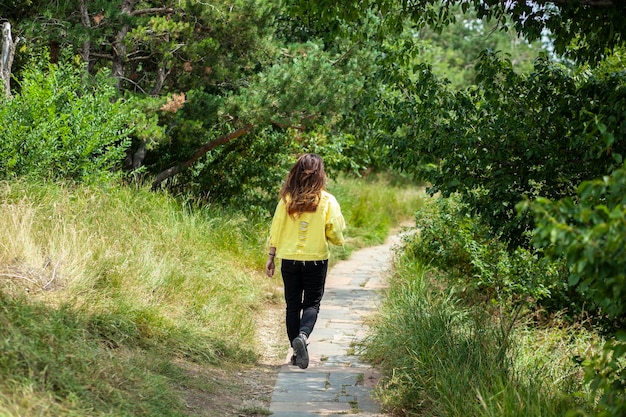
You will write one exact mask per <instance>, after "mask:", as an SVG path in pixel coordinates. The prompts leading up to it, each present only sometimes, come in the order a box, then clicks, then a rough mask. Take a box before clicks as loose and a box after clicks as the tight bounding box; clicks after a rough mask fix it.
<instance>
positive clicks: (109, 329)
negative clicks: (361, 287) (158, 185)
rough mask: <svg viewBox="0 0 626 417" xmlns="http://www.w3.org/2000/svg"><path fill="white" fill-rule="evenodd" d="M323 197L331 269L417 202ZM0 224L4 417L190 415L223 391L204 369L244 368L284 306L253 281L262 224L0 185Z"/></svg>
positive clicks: (351, 192) (257, 218) (382, 186)
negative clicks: (332, 205) (338, 243)
mask: <svg viewBox="0 0 626 417" xmlns="http://www.w3.org/2000/svg"><path fill="white" fill-rule="evenodd" d="M329 188H330V189H331V192H334V193H335V194H336V195H337V197H338V199H339V200H340V203H341V206H342V209H343V210H344V213H345V214H346V220H347V223H348V230H347V231H346V237H347V240H348V244H347V245H346V248H345V249H334V252H333V256H334V258H335V259H336V258H339V257H342V256H347V255H348V254H349V252H350V251H351V250H353V249H354V248H358V247H363V246H366V245H369V244H372V243H376V242H378V241H380V240H382V239H384V237H385V236H386V233H388V231H389V229H390V228H392V227H394V226H396V224H397V223H398V222H399V221H401V220H403V219H405V218H409V217H411V216H412V213H413V212H414V211H415V209H416V208H417V205H419V201H420V199H419V193H418V192H417V191H414V190H410V191H407V193H408V194H407V195H408V196H409V197H407V198H404V197H402V195H403V191H402V189H401V187H396V186H392V185H391V184H390V181H389V179H386V178H383V177H378V178H373V179H368V180H356V179H340V180H338V181H336V182H332V183H331V184H330V186H329ZM391 201H393V203H390V202H391ZM364 202H367V203H368V204H370V203H371V209H370V210H366V209H364V208H363V204H365V203H364ZM390 205H391V207H389V206H390ZM0 218H1V219H2V220H3V227H2V228H1V229H0V415H2V416H46V417H47V416H79V417H80V416H90V417H91V416H138V415H145V416H190V415H199V414H198V413H199V412H198V411H197V410H196V411H194V409H190V408H189V407H187V405H186V401H185V392H186V391H188V390H191V391H193V392H203V393H211V392H212V390H219V389H225V388H224V387H223V386H222V387H221V388H220V387H219V386H216V385H215V384H214V383H210V382H207V381H210V380H208V379H207V378H206V374H207V373H209V374H210V371H209V372H207V371H206V369H211V367H219V368H222V369H230V367H231V366H238V365H245V364H250V363H253V362H254V361H255V358H256V354H257V352H253V351H251V348H250V346H249V344H242V343H241V340H251V339H252V338H254V337H255V336H257V335H255V333H254V332H255V322H254V321H255V317H256V316H257V314H256V313H257V312H259V311H260V310H261V309H262V308H264V306H266V305H267V303H281V302H282V299H281V297H280V294H279V293H278V292H277V291H276V289H275V287H276V280H268V279H267V278H266V277H265V276H264V274H263V268H264V265H265V260H266V258H267V255H266V253H267V249H266V245H267V232H268V229H269V223H270V220H271V216H270V213H264V214H258V210H257V212H256V214H250V213H246V212H245V211H243V210H241V209H240V208H239V209H231V208H224V207H216V206H204V207H197V206H190V205H188V204H183V203H181V202H180V201H178V200H176V199H174V198H172V197H170V196H167V195H164V194H160V193H151V192H148V191H147V190H142V189H131V188H125V187H109V188H105V187H87V186H65V185H52V184H30V183H25V182H20V181H17V182H3V183H0ZM191 365H193V366H191ZM193 367H200V368H198V369H202V370H203V371H202V372H199V371H198V372H190V371H189V368H193ZM226 389H228V388H226ZM205 412H206V411H205ZM194 413H196V414H194ZM203 415H206V414H203Z"/></svg>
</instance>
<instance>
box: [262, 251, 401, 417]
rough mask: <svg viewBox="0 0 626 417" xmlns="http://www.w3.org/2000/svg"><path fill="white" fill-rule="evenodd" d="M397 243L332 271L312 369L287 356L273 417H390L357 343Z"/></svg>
mask: <svg viewBox="0 0 626 417" xmlns="http://www.w3.org/2000/svg"><path fill="white" fill-rule="evenodd" d="M397 242H398V240H397V238H391V239H389V241H388V242H387V243H385V244H384V245H380V246H375V247H371V248H366V249H362V250H359V251H356V252H354V253H352V255H351V256H350V258H349V259H347V260H345V261H340V262H338V263H337V264H336V265H335V266H333V267H332V268H331V270H330V271H329V272H328V276H327V278H326V291H325V293H324V298H323V299H322V304H321V308H320V314H319V316H318V321H317V324H316V325H315V329H314V330H313V333H312V334H311V337H310V338H309V343H310V344H309V367H308V368H307V369H300V368H298V367H297V366H292V365H290V364H288V363H289V359H290V358H291V352H289V353H288V354H287V356H286V358H285V365H283V366H282V367H281V369H280V372H279V374H278V379H277V380H276V386H275V387H274V391H273V394H272V400H271V405H270V411H271V412H272V416H273V417H317V416H346V415H350V416H363V417H364V416H385V414H382V413H381V411H380V406H379V405H378V404H377V403H376V402H375V401H374V400H373V398H372V396H371V390H372V389H373V387H374V385H375V384H376V382H377V380H378V374H377V372H376V370H375V369H373V368H372V367H371V366H370V365H367V364H364V363H362V362H360V361H359V360H358V357H357V356H355V352H354V342H355V341H358V340H361V339H362V338H363V337H364V336H365V334H366V331H367V329H366V326H365V325H364V323H363V319H364V318H365V317H367V316H368V315H370V314H372V313H373V312H374V311H376V309H377V308H378V305H379V297H380V289H381V288H384V286H385V275H386V274H385V273H386V272H387V271H388V269H389V267H390V265H391V258H392V248H393V246H394V245H395V244H397Z"/></svg>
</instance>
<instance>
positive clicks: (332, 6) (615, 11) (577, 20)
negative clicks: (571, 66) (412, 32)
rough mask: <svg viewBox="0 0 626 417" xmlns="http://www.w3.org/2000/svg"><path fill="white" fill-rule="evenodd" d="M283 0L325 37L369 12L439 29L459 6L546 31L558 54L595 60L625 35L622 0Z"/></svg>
mask: <svg viewBox="0 0 626 417" xmlns="http://www.w3.org/2000/svg"><path fill="white" fill-rule="evenodd" d="M287 4H288V7H290V10H291V11H292V13H293V14H296V15H298V16H303V17H306V18H307V19H308V20H309V21H311V22H315V23H314V25H315V26H316V27H317V28H318V29H319V28H323V29H325V30H326V31H327V32H328V33H329V34H328V36H329V37H332V36H334V34H336V33H337V32H340V31H341V30H343V29H344V28H345V27H346V24H347V25H351V26H357V25H358V24H359V22H361V21H362V20H363V19H366V18H367V13H368V12H371V13H375V14H376V15H378V16H379V17H380V18H381V19H383V20H384V21H385V26H384V27H385V30H387V31H388V30H395V31H401V30H402V29H403V28H404V22H405V20H406V19H409V20H410V21H411V22H413V23H414V24H415V25H417V26H420V27H421V26H423V25H429V26H432V27H434V28H435V29H437V30H441V29H442V28H443V27H445V26H448V25H449V24H450V23H452V22H454V21H455V16H454V11H455V9H456V7H457V6H460V7H461V9H462V10H463V11H464V12H465V11H468V10H474V11H475V13H476V17H477V18H479V19H485V20H486V21H495V22H497V23H498V25H499V26H500V27H501V28H502V29H504V30H507V26H506V25H507V22H508V21H512V22H513V25H514V29H515V30H516V31H517V32H518V33H519V34H520V35H522V36H524V37H526V38H527V39H528V40H529V41H534V40H537V39H541V37H542V36H543V35H544V34H545V33H546V31H548V32H550V33H551V36H552V37H553V39H554V45H555V49H556V52H557V53H558V54H567V55H569V56H571V57H572V58H575V59H577V60H580V61H584V62H599V61H600V60H601V59H602V58H603V57H604V56H605V54H606V51H610V50H612V49H613V48H614V47H616V46H619V45H622V44H623V43H624V42H625V41H626V14H625V13H624V11H625V10H626V3H624V2H623V1H621V0H580V1H578V0H572V1H568V0H554V1H530V0H524V1H515V2H502V1H499V0H459V1H449V2H440V1H438V0H417V1H400V2H399V1H397V0H359V1H355V0H350V1H342V2H334V1H330V0H324V1H319V2H315V3H311V2H308V1H305V0H289V1H288V2H287Z"/></svg>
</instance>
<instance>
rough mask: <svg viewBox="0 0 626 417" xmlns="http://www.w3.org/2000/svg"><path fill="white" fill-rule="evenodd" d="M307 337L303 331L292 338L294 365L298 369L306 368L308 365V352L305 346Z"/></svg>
mask: <svg viewBox="0 0 626 417" xmlns="http://www.w3.org/2000/svg"><path fill="white" fill-rule="evenodd" d="M306 342H307V337H306V335H305V334H304V333H300V336H298V337H296V338H295V339H293V343H292V345H293V350H294V352H295V353H296V354H295V356H296V365H298V367H300V369H306V368H307V367H308V366H309V352H308V351H307V348H306Z"/></svg>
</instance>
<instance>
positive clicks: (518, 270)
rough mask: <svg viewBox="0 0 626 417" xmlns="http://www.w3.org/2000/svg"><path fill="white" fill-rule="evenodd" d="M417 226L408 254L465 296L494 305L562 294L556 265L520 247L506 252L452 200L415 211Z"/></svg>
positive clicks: (446, 199) (429, 204)
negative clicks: (443, 272) (442, 274)
mask: <svg viewBox="0 0 626 417" xmlns="http://www.w3.org/2000/svg"><path fill="white" fill-rule="evenodd" d="M416 228H417V230H419V233H417V234H415V235H413V236H411V237H409V238H408V239H407V248H406V250H407V251H408V252H410V253H411V254H412V255H413V256H415V257H417V259H419V260H420V262H422V263H424V264H425V265H430V266H432V267H435V268H437V269H439V270H441V271H445V273H446V276H447V278H448V279H449V280H450V282H451V284H452V285H453V286H456V287H458V288H460V290H461V291H463V292H469V293H471V294H473V295H479V297H480V298H483V299H484V300H485V301H493V302H497V303H502V302H508V301H512V302H514V303H519V302H521V303H524V302H532V303H534V302H537V301H541V300H547V299H548V298H550V297H552V296H555V295H556V294H558V293H561V292H563V290H564V286H563V285H562V284H561V282H562V281H563V280H562V279H560V268H559V264H558V262H548V261H546V260H543V259H540V258H539V257H538V256H537V255H536V254H533V253H531V252H530V251H529V250H527V249H523V248H517V249H516V250H514V251H509V249H508V248H507V246H506V245H505V244H504V243H502V242H501V241H499V240H498V239H496V238H493V237H492V236H493V234H492V233H490V231H489V228H488V226H486V225H484V224H483V223H481V222H478V221H476V220H475V219H473V218H471V217H470V216H469V215H467V214H464V211H463V203H461V202H459V201H458V198H456V196H451V197H449V198H443V197H441V198H437V199H433V200H431V201H430V202H429V203H428V204H426V205H425V206H424V208H423V209H421V210H419V211H418V212H417V213H416Z"/></svg>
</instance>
